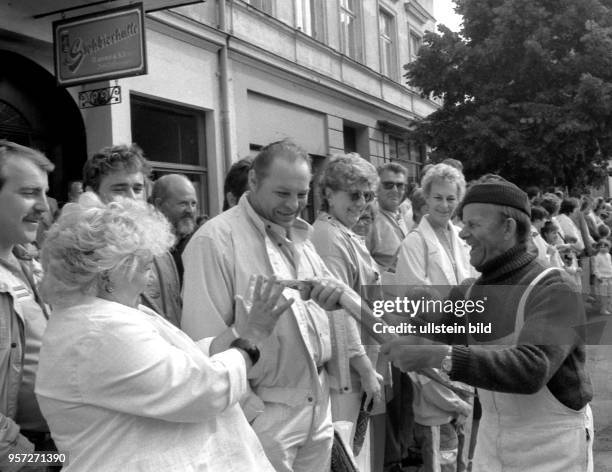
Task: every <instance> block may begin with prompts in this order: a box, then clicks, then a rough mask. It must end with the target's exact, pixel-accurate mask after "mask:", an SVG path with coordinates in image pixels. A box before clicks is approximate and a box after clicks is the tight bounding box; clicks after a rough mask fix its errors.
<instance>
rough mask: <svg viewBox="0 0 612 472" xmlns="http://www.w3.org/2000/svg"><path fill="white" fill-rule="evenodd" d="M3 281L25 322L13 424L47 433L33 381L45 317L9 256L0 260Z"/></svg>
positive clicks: (35, 295) (28, 285) (30, 284)
mask: <svg viewBox="0 0 612 472" xmlns="http://www.w3.org/2000/svg"><path fill="white" fill-rule="evenodd" d="M0 266H1V272H0V277H1V278H2V281H3V282H5V283H6V284H8V286H9V287H10V290H11V292H12V294H13V296H14V297H15V303H16V304H17V305H19V309H20V311H21V314H22V315H23V319H24V326H25V347H24V351H23V353H24V355H23V377H22V379H21V386H20V388H19V396H18V406H17V416H16V418H15V421H16V422H17V423H18V424H19V426H20V427H21V429H22V430H24V431H41V432H46V431H49V428H48V427H47V424H46V422H45V419H44V418H43V416H42V414H41V412H40V408H39V406H38V402H37V401H36V396H35V395H34V382H35V380H36V371H37V369H38V358H39V354H40V346H41V344H42V337H43V334H44V332H45V329H46V327H47V314H46V313H45V311H44V307H43V306H42V305H41V304H39V301H38V300H37V292H36V288H35V287H34V286H33V285H32V283H33V281H32V280H29V279H28V277H27V276H26V274H24V272H23V268H22V266H21V265H20V263H19V261H18V260H17V258H16V257H15V256H14V255H13V254H11V255H10V256H9V260H8V261H6V260H2V259H0Z"/></svg>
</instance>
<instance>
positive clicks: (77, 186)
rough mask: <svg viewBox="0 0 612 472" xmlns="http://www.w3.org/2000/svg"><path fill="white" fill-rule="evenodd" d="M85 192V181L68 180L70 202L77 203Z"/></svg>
mask: <svg viewBox="0 0 612 472" xmlns="http://www.w3.org/2000/svg"><path fill="white" fill-rule="evenodd" d="M82 193H83V182H82V181H80V180H71V181H70V182H68V203H75V202H77V201H78V200H79V197H80V196H81V194H82Z"/></svg>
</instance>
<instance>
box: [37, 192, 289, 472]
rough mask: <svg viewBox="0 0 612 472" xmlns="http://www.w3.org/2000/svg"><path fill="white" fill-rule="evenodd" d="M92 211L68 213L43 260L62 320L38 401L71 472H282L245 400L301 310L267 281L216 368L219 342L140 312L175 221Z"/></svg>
mask: <svg viewBox="0 0 612 472" xmlns="http://www.w3.org/2000/svg"><path fill="white" fill-rule="evenodd" d="M82 203H83V204H78V203H73V204H69V205H67V206H66V207H65V208H64V211H63V213H62V215H61V217H60V219H59V220H58V222H57V224H56V225H54V227H53V228H52V229H51V230H50V232H49V238H48V240H47V241H48V242H47V246H46V247H45V249H44V251H43V256H42V259H43V267H44V268H45V270H46V274H45V279H44V281H43V284H42V290H43V293H44V294H45V295H46V296H47V297H49V300H50V302H51V303H52V304H53V306H54V308H55V311H54V313H53V316H52V318H51V319H50V321H49V324H48V327H47V330H46V332H45V335H44V339H43V345H42V348H41V362H40V365H39V370H38V378H37V381H36V395H37V397H38V400H39V402H40V405H41V409H42V410H43V412H44V415H45V417H46V418H47V419H48V421H49V424H50V425H51V431H52V434H53V437H54V438H55V439H56V441H57V443H58V444H59V446H60V448H61V450H62V451H63V452H65V453H66V455H67V457H68V462H67V464H66V466H65V467H64V468H63V469H62V470H64V471H66V472H70V471H87V472H97V471H99V472H102V471H125V472H136V471H145V470H146V471H160V472H161V471H168V470H176V471H187V470H194V471H195V470H198V471H210V472H216V471H223V470H231V469H234V470H244V471H247V470H248V471H265V472H273V470H274V469H273V468H272V466H271V465H270V463H269V462H268V460H267V459H266V457H265V454H264V452H263V450H262V448H261V445H260V444H259V442H258V441H257V437H256V436H255V434H254V433H253V430H252V429H251V428H250V427H249V425H248V423H247V421H246V419H245V417H244V415H243V413H242V412H241V410H240V408H239V406H238V400H239V399H240V397H241V396H242V395H243V394H244V393H245V392H246V386H247V375H248V374H249V372H250V371H251V370H252V369H253V368H254V367H255V366H256V365H257V363H258V359H259V352H258V350H257V348H256V345H257V344H258V343H260V342H262V341H263V340H265V338H266V337H267V336H268V334H269V333H270V332H271V331H272V329H273V328H274V325H275V324H276V322H277V320H278V318H279V316H280V315H281V313H282V312H283V311H285V309H286V308H287V306H288V305H289V304H290V303H291V302H287V303H281V304H280V306H277V305H276V304H277V301H278V299H279V297H280V293H281V290H280V288H279V287H278V286H276V285H275V283H274V281H268V282H267V283H265V281H264V280H263V279H262V278H259V279H258V281H257V283H256V284H255V287H254V298H255V300H256V302H255V303H254V304H253V306H252V307H251V309H250V311H249V323H247V324H246V325H245V328H244V330H243V332H242V337H241V338H239V339H237V340H236V341H234V342H233V343H232V344H231V345H230V346H229V347H230V349H227V350H226V351H225V352H221V353H218V354H216V355H214V356H209V355H208V348H209V346H210V345H211V344H212V343H214V340H211V339H207V340H200V341H199V342H197V343H196V342H194V341H192V340H191V339H189V337H188V336H187V335H185V334H184V333H183V332H181V331H180V330H179V329H178V328H176V327H175V326H173V325H171V324H170V323H168V322H167V321H166V320H165V319H163V318H162V317H161V316H159V315H158V314H157V313H155V312H154V311H152V310H150V309H148V308H146V307H144V306H142V305H139V300H140V293H141V292H142V291H143V290H144V288H145V286H146V284H147V276H148V272H149V270H150V268H151V266H152V263H153V258H154V257H155V256H156V255H159V254H165V253H166V252H167V251H168V249H169V248H170V246H171V245H172V244H173V243H174V235H173V234H172V229H171V227H170V224H169V223H168V221H167V220H166V219H165V218H164V217H163V216H162V215H161V214H160V213H159V212H158V211H156V210H155V209H154V208H153V207H152V206H150V205H147V204H146V203H145V202H143V201H137V200H134V199H129V198H128V199H126V198H118V199H115V200H114V201H112V202H111V203H109V204H108V205H105V204H103V203H102V202H101V201H99V200H98V199H97V198H96V197H95V195H90V198H88V199H86V200H83V201H82ZM201 309H202V310H207V309H208V307H206V306H202V307H201Z"/></svg>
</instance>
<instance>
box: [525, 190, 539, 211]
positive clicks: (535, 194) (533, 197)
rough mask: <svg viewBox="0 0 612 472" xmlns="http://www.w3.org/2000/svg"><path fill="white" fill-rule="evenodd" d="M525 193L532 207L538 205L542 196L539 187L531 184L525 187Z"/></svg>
mask: <svg viewBox="0 0 612 472" xmlns="http://www.w3.org/2000/svg"><path fill="white" fill-rule="evenodd" d="M525 193H527V198H529V203H531V206H532V207H533V206H537V205H540V200H541V197H542V191H541V190H540V187H537V186H535V185H532V186H531V187H527V188H526V189H525Z"/></svg>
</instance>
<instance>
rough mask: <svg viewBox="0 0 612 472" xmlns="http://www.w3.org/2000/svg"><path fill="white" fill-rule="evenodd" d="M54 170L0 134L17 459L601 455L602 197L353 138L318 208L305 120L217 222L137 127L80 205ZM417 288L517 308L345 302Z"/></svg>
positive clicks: (140, 464) (2, 338) (242, 172)
mask: <svg viewBox="0 0 612 472" xmlns="http://www.w3.org/2000/svg"><path fill="white" fill-rule="evenodd" d="M53 170H54V166H53V164H52V163H51V162H50V161H49V160H48V159H47V158H46V157H45V156H44V155H43V154H41V153H40V152H38V151H36V150H34V149H31V148H27V147H24V146H21V145H18V144H15V143H12V142H8V141H0V227H1V228H2V230H0V303H1V304H2V305H1V308H0V373H1V375H0V379H1V381H0V471H5V470H6V471H17V470H20V469H21V468H22V467H24V465H27V466H28V467H30V468H31V467H32V466H33V465H37V466H38V470H59V468H60V466H61V465H60V464H46V465H43V464H31V463H27V461H26V460H25V459H27V458H28V457H30V456H29V455H31V453H34V452H35V451H38V452H43V451H45V452H49V451H58V450H59V451H61V452H64V453H66V459H67V460H66V461H65V463H64V464H63V469H62V470H66V471H87V472H90V471H97V470H99V471H118V470H121V471H137V470H138V471H140V470H147V471H152V470H160V471H161V470H176V471H191V470H194V471H196V470H197V471H225V470H227V471H234V470H235V471H244V470H249V471H251V470H252V471H258V472H259V471H262V472H265V471H277V472H289V471H295V472H327V471H330V470H331V471H351V470H353V471H357V470H358V471H361V472H370V471H371V472H381V471H387V472H401V471H417V470H420V471H424V472H437V471H444V472H464V471H468V470H472V471H476V472H496V471H500V472H501V471H510V470H512V471H534V472H562V471H563V472H567V471H592V442H593V422H592V416H591V412H590V408H589V401H590V400H591V398H592V393H593V392H592V387H591V384H590V381H589V378H588V374H587V371H586V365H585V363H586V360H585V358H586V356H585V344H584V339H583V338H581V337H580V336H579V335H578V334H576V333H575V332H574V330H572V329H569V328H570V327H574V326H575V322H576V320H577V319H578V320H579V321H580V320H582V319H583V317H584V316H585V315H584V307H583V303H582V297H581V296H580V290H579V288H578V287H579V284H582V283H583V281H584V280H587V281H588V282H587V283H590V282H591V281H592V282H593V283H594V284H595V288H596V291H597V293H598V294H599V295H601V297H600V299H601V300H604V302H603V303H601V304H600V309H601V313H602V314H610V312H611V311H612V306H611V305H610V302H609V300H611V299H612V261H611V259H610V240H609V238H610V229H609V227H608V224H609V223H610V222H611V220H612V205H610V203H607V202H605V201H604V200H603V199H597V200H595V201H594V200H593V199H591V198H590V197H583V198H582V200H577V199H573V198H566V197H565V195H564V194H563V193H561V194H560V195H559V194H557V193H555V192H550V193H545V194H544V195H541V194H540V192H539V190H537V189H533V188H530V189H527V192H524V191H522V190H521V189H519V188H518V187H517V186H516V185H514V184H512V183H510V182H508V181H506V180H504V179H503V178H501V177H499V176H496V175H486V176H483V177H482V178H480V179H478V180H476V181H473V182H470V183H469V184H466V181H465V177H464V175H463V172H462V166H461V163H460V162H458V161H456V160H453V159H448V160H446V161H444V162H442V163H439V164H435V165H428V166H426V167H425V168H424V169H423V172H422V179H421V182H420V186H417V185H414V184H411V183H410V182H409V181H408V171H407V170H406V168H404V167H403V166H402V165H400V164H398V163H395V162H392V163H386V164H385V165H383V166H381V167H380V168H378V169H376V168H375V167H374V166H373V165H372V164H371V163H369V162H368V161H367V160H365V159H363V158H361V157H360V156H359V155H358V154H354V153H352V154H343V155H336V156H331V157H329V158H328V160H327V163H326V165H325V167H324V169H323V171H322V173H321V175H320V176H318V178H317V181H316V183H317V185H316V187H315V191H317V192H319V194H320V201H321V202H322V207H321V208H320V209H319V210H320V211H319V213H318V216H317V217H316V219H315V221H314V222H313V225H312V226H311V225H310V224H309V223H307V222H306V221H304V220H302V219H301V218H300V215H301V214H302V212H303V210H304V208H305V207H306V205H307V203H308V197H309V192H310V191H311V181H312V169H311V163H310V159H309V157H308V155H307V153H306V152H305V151H304V150H303V149H301V148H300V147H299V146H297V145H296V144H294V143H293V142H291V141H290V140H283V141H279V142H274V143H271V144H269V145H267V146H265V147H264V148H262V149H261V151H260V152H259V153H258V154H257V156H255V157H254V158H252V159H243V160H241V161H238V162H237V163H235V164H234V165H233V166H232V168H231V169H229V171H228V173H227V177H226V181H225V185H224V205H223V212H222V213H221V214H219V215H217V216H214V217H213V218H210V219H207V218H204V220H205V221H204V222H198V219H199V218H198V201H197V195H196V191H195V188H194V186H193V184H192V182H191V181H190V180H189V179H188V178H187V177H186V176H184V175H179V174H168V175H164V176H162V177H160V178H158V179H157V180H155V181H154V182H151V181H150V179H149V176H150V174H151V167H150V164H149V163H148V162H147V160H146V159H145V157H144V154H143V151H142V150H141V149H140V148H139V147H138V146H136V145H116V146H110V147H107V148H104V149H102V150H100V151H99V152H98V153H96V154H94V155H93V156H92V157H91V158H89V159H88V160H87V162H86V163H85V165H84V169H83V181H82V182H71V183H70V184H69V188H68V189H67V190H68V192H67V195H68V198H67V199H66V203H65V204H64V205H63V206H61V208H60V205H57V204H55V206H52V205H50V203H49V198H48V197H47V196H46V193H47V191H48V174H49V173H50V172H52V171H53ZM581 270H582V272H581ZM585 273H588V274H592V280H590V279H589V278H588V277H586V278H585ZM417 287H418V288H419V290H421V292H418V293H426V292H424V291H423V290H432V289H433V288H440V287H446V291H444V290H442V291H443V292H444V294H443V295H444V297H448V299H454V300H457V299H462V300H463V299H465V300H468V301H470V300H479V299H483V298H484V299H486V298H487V297H488V299H489V301H488V312H489V313H491V314H492V316H494V319H495V320H496V321H497V322H498V324H497V325H496V329H495V330H494V332H492V333H488V334H479V335H466V334H465V333H461V332H455V334H452V333H451V334H448V333H443V334H439V333H437V334H431V333H430V335H424V336H394V337H392V338H389V339H386V340H384V341H382V342H380V341H377V340H376V339H377V338H376V336H375V333H372V332H368V330H367V329H365V328H364V326H365V325H364V324H363V323H360V316H359V314H357V315H356V314H355V312H354V311H355V310H351V308H350V307H349V306H347V303H346V301H345V300H346V296H347V295H350V297H352V298H353V299H355V298H356V297H357V299H360V300H361V304H362V306H363V307H367V306H372V304H373V303H374V302H375V301H377V300H378V301H380V300H384V299H394V297H397V296H398V295H405V294H406V293H413V292H411V290H416V288H417ZM500 288H501V289H503V290H496V289H500ZM582 289H584V287H582ZM427 293H430V292H427ZM436 293H438V292H436ZM363 316H365V315H363ZM382 320H383V321H384V322H385V323H386V324H387V325H395V326H398V325H399V324H401V323H406V322H407V320H408V321H409V322H410V323H412V324H413V326H414V327H416V328H418V327H419V326H424V325H425V324H427V323H431V322H435V323H438V324H441V325H444V324H448V325H456V324H457V322H458V321H460V322H462V323H465V324H467V323H468V322H469V321H470V319H469V317H468V316H465V317H463V316H461V317H460V318H459V317H457V316H456V315H455V314H454V313H452V312H450V313H448V312H444V313H441V312H439V311H438V312H436V313H423V314H421V315H420V316H418V317H408V318H406V317H405V316H401V315H400V314H397V313H393V312H390V313H386V314H384V315H383V316H382ZM543 327H546V336H547V338H544V337H543V334H542V333H543V331H542V329H543ZM32 457H33V456H32ZM21 459H24V460H21Z"/></svg>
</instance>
